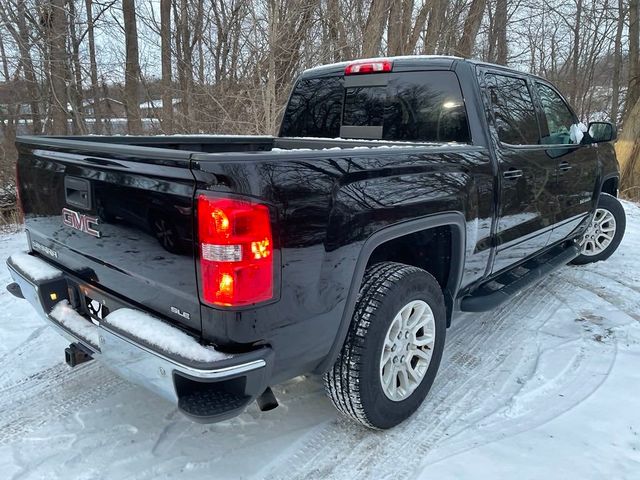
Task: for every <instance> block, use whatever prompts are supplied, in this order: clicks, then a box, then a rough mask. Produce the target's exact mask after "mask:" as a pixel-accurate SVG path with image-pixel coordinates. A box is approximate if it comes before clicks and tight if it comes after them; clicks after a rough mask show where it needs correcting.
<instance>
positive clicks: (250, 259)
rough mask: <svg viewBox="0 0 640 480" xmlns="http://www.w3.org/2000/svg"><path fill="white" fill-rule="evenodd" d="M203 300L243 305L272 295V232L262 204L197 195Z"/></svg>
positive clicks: (265, 209) (268, 217)
mask: <svg viewBox="0 0 640 480" xmlns="http://www.w3.org/2000/svg"><path fill="white" fill-rule="evenodd" d="M198 244H199V246H200V280H201V284H202V296H203V300H204V301H205V302H207V303H208V304H211V305H220V306H227V307H229V306H243V305H251V304H254V303H258V302H264V301H266V300H271V299H272V298H273V236H272V233H271V218H270V215H269V208H268V207H267V206H266V205H263V204H260V203H255V202H253V201H251V200H244V199H243V200H239V199H231V198H220V197H214V196H209V195H205V194H200V195H198Z"/></svg>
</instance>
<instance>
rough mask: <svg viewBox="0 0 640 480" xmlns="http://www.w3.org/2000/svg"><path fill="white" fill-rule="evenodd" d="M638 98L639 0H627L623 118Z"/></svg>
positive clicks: (639, 90) (639, 51) (639, 91)
mask: <svg viewBox="0 0 640 480" xmlns="http://www.w3.org/2000/svg"><path fill="white" fill-rule="evenodd" d="M638 98H640V0H629V89H628V92H627V100H626V102H625V105H626V107H625V108H626V113H625V118H626V116H627V115H628V114H629V112H630V111H631V108H633V106H634V105H635V104H636V102H637V101H638Z"/></svg>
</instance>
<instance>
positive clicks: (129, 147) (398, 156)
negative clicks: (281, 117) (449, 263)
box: [17, 135, 493, 372]
mask: <svg viewBox="0 0 640 480" xmlns="http://www.w3.org/2000/svg"><path fill="white" fill-rule="evenodd" d="M17 144H18V148H19V155H20V156H19V162H18V175H19V178H20V194H21V198H22V202H23V205H24V210H25V216H26V227H27V230H28V231H29V235H30V241H31V248H32V250H33V252H34V253H35V254H37V255H39V256H42V257H44V258H46V259H47V260H48V261H50V262H52V263H54V264H55V265H56V266H58V267H59V268H64V269H66V270H68V271H70V273H72V274H73V275H76V276H78V277H80V278H82V279H83V280H85V281H87V282H92V283H93V284H95V285H96V286H97V287H99V288H101V289H104V290H107V291H109V292H110V293H112V294H114V295H118V296H120V297H122V298H123V299H125V298H126V299H127V300H128V301H129V302H133V304H134V305H137V306H138V307H140V308H141V309H144V310H147V311H149V312H150V313H152V314H154V315H156V316H158V317H160V318H163V319H165V320H167V321H169V322H171V323H173V324H175V325H177V326H179V327H181V328H184V329H186V330H189V331H190V332H191V333H192V334H195V335H201V336H202V338H203V339H205V340H206V341H209V342H213V343H214V344H216V345H218V346H221V348H228V349H231V350H238V349H240V350H241V349H243V348H250V347H252V346H254V345H256V344H261V343H272V342H286V341H287V339H286V338H278V336H277V333H278V328H277V325H292V324H294V323H299V328H300V329H301V331H305V329H309V328H310V330H308V331H310V332H313V331H315V330H317V329H318V325H322V322H330V323H331V324H335V323H336V322H338V321H339V315H336V312H340V311H342V310H343V309H344V302H345V301H346V297H347V290H348V286H349V283H350V279H351V277H352V275H353V274H354V271H355V261H356V258H355V257H354V258H350V257H349V255H350V254H349V253H348V248H347V247H348V246H351V248H352V249H353V251H354V252H355V251H358V250H359V249H360V248H361V242H362V241H363V239H365V238H366V237H367V236H369V235H370V234H371V233H373V232H374V231H375V230H376V229H378V228H381V227H383V226H384V225H386V224H389V223H395V222H401V221H403V220H404V219H411V218H415V217H416V216H419V215H420V212H421V211H424V212H425V214H427V213H428V212H429V211H431V210H430V207H429V205H430V204H431V202H438V203H439V206H438V209H439V210H442V209H443V208H445V209H446V206H447V205H450V209H451V210H457V211H469V215H470V217H472V218H476V216H477V215H478V212H476V211H475V210H476V209H478V208H479V207H478V206H479V205H490V202H488V201H486V200H483V201H482V202H479V201H478V200H477V199H476V200H472V201H470V203H469V201H468V199H467V197H468V194H469V192H468V189H467V187H466V186H465V182H468V181H469V180H470V179H469V178H468V177H467V176H466V175H465V174H464V173H463V171H462V170H463V168H464V164H465V162H470V161H472V162H476V163H477V164H478V165H481V166H482V167H481V168H482V171H483V172H484V173H483V174H482V175H481V178H480V179H479V180H480V181H481V182H484V183H485V184H484V185H482V186H481V189H479V187H478V186H477V185H476V186H474V187H473V190H472V191H471V193H472V194H474V195H476V194H480V195H483V196H484V197H486V198H487V199H488V198H490V197H491V195H492V190H491V189H492V184H493V180H492V174H491V170H490V161H489V155H488V152H487V150H486V148H483V147H477V146H471V145H465V144H426V143H425V144H420V143H413V144H407V143H402V142H383V141H375V140H344V139H316V138H277V137H262V136H215V135H194V136H156V137H129V136H122V137H117V136H116V137H97V136H91V137H20V138H19V139H18V142H17ZM434 167H435V168H436V172H435V173H434ZM438 172H439V173H438ZM69 178H70V179H71V182H72V183H74V184H72V185H69V184H68V182H69V180H68V179H69ZM65 179H67V180H65ZM476 181H478V179H476ZM65 182H67V183H65ZM75 183H77V184H75ZM69 187H70V188H69ZM83 188H84V189H86V190H87V192H85V193H87V195H88V198H89V199H90V204H87V205H80V206H78V207H72V206H70V202H69V198H70V196H71V197H73V196H74V195H76V196H77V195H79V194H81V193H82V192H80V191H81V190H82V189H83ZM199 190H200V191H202V190H209V191H211V190H213V191H218V192H222V193H225V194H232V195H241V196H245V197H250V198H257V199H260V201H261V202H266V203H267V204H269V205H272V206H273V208H274V211H276V212H277V224H278V225H277V232H276V237H277V245H276V250H277V252H276V254H277V257H278V261H279V266H280V269H278V271H277V274H278V277H279V279H278V293H277V296H278V298H277V301H275V302H273V303H272V304H271V305H266V306H261V307H260V308H259V309H245V310H244V311H243V312H240V313H239V312H236V311H225V310H220V309H216V308H211V307H208V306H204V305H203V304H202V302H201V301H200V299H199V289H198V274H197V262H196V258H197V257H196V255H197V248H196V246H195V242H194V215H195V213H194V212H195V206H194V203H195V202H194V198H195V196H196V192H197V191H199ZM462 191H463V192H464V194H463V195H461V194H460V192H462ZM79 192H80V193H79ZM465 203H469V205H464V204H465ZM65 208H67V209H71V210H73V212H74V213H73V214H71V215H75V217H74V216H72V217H71V220H72V221H76V222H79V221H80V220H82V219H86V218H90V219H91V218H95V219H96V222H97V225H98V228H97V230H99V231H100V238H96V237H95V236H92V235H90V234H88V233H87V232H86V231H79V230H78V229H77V228H73V227H71V228H70V227H69V226H68V225H64V218H63V215H64V214H63V209H65ZM481 208H484V207H481ZM374 209H376V210H379V211H380V209H382V211H385V212H386V213H385V216H384V217H380V216H379V215H378V216H376V217H375V218H373V219H372V218H369V217H368V215H369V213H368V212H369V211H372V210H374ZM480 214H481V216H483V217H485V218H489V217H490V216H491V212H490V211H488V210H487V211H486V212H480ZM475 228H477V226H475ZM167 230H168V231H170V232H171V235H169V236H168V237H167V235H168V233H167ZM481 230H482V231H481V233H480V235H479V240H481V239H482V238H484V237H485V236H488V235H489V228H488V227H486V226H483V227H482V228H481ZM475 236H476V237H478V235H475ZM167 240H170V242H168V241H167ZM341 248H342V250H340V249H341ZM345 248H347V250H345ZM488 253H489V250H488V249H484V250H481V251H479V252H478V253H477V254H476V255H475V256H474V258H475V259H476V263H475V264H476V265H477V268H475V269H472V270H470V277H469V281H472V280H473V279H475V278H479V277H480V276H481V275H483V274H484V273H485V267H486V264H487V262H486V260H487V258H488ZM311 271H313V273H312V274H311V275H309V273H310V272H311ZM284 272H286V274H285V273H284ZM281 273H282V275H281ZM89 299H90V300H93V299H91V298H90V296H89ZM240 315H241V316H240ZM239 318H242V321H240V322H239V321H238V319H239ZM258 319H260V320H258ZM242 322H249V323H254V322H258V323H256V326H255V328H253V329H247V328H246V327H243V324H242ZM309 323H312V324H313V325H312V326H311V327H309ZM325 326H326V328H322V329H320V330H319V331H317V332H316V333H317V335H320V336H329V335H335V331H336V328H337V326H336V325H329V324H326V325H325ZM266 332H275V337H274V336H273V335H272V334H269V338H267V333H266ZM303 337H304V338H308V341H309V343H308V344H306V345H301V346H300V348H301V349H305V348H306V349H307V350H308V352H309V353H308V355H307V358H308V359H309V362H310V363H312V365H296V369H297V370H302V369H304V368H306V369H307V370H310V369H313V368H315V366H317V362H318V360H319V359H321V358H323V357H325V356H326V355H327V352H326V351H324V350H323V351H320V348H319V345H324V346H326V345H330V344H331V343H332V342H331V340H330V339H328V338H327V339H324V338H323V339H322V341H318V342H315V341H313V340H314V334H313V333H311V334H310V335H303ZM303 343H304V342H303ZM324 348H326V347H324ZM282 360H283V361H286V360H287V359H282ZM284 372H286V369H284Z"/></svg>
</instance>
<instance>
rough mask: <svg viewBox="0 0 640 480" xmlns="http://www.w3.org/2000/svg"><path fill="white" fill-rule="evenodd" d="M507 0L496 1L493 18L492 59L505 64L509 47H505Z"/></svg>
mask: <svg viewBox="0 0 640 480" xmlns="http://www.w3.org/2000/svg"><path fill="white" fill-rule="evenodd" d="M507 20H508V15H507V0H497V1H496V14H495V19H494V35H495V45H496V51H495V58H493V59H492V60H493V61H494V62H496V63H497V64H499V65H506V64H507V57H508V56H509V49H508V47H507Z"/></svg>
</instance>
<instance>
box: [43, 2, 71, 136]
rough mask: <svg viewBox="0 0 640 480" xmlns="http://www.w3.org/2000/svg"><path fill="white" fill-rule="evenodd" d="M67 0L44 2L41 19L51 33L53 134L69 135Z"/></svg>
mask: <svg viewBox="0 0 640 480" xmlns="http://www.w3.org/2000/svg"><path fill="white" fill-rule="evenodd" d="M65 3H66V0H50V1H49V2H48V3H46V4H45V5H44V8H43V10H42V13H41V17H40V19H41V20H40V21H41V23H42V24H44V26H45V29H46V32H47V46H48V58H47V63H48V64H49V69H48V76H49V85H50V99H51V110H52V113H51V119H52V123H51V133H55V134H58V135H66V134H67V132H68V124H67V119H68V108H69V99H68V96H67V86H66V82H67V78H68V75H67V49H66V37H67V12H66V9H65Z"/></svg>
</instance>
